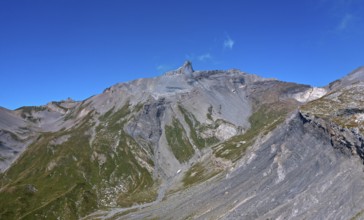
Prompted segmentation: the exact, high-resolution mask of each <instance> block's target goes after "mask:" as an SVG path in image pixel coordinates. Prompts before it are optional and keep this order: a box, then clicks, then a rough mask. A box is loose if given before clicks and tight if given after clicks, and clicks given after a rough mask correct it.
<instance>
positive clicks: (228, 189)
mask: <svg viewBox="0 0 364 220" xmlns="http://www.w3.org/2000/svg"><path fill="white" fill-rule="evenodd" d="M363 85H364V81H363V78H362V69H358V70H357V71H355V72H354V73H352V74H350V75H349V76H348V77H344V78H343V79H340V80H338V81H336V82H334V83H332V84H330V86H327V87H324V88H313V87H310V86H307V85H300V84H296V83H288V82H282V81H279V80H275V79H265V78H262V77H259V76H256V75H252V74H247V73H244V72H241V71H239V70H235V69H234V70H228V71H224V70H213V71H194V70H193V68H192V64H191V62H189V61H186V62H185V63H184V65H183V66H182V67H180V68H178V69H177V70H174V71H170V72H167V73H166V74H164V75H161V76H158V77H155V78H150V79H138V80H134V81H131V82H127V83H119V84H116V85H113V86H111V87H110V88H108V89H106V90H105V91H104V92H103V93H101V94H98V95H96V96H92V97H90V98H88V99H86V100H83V101H81V102H75V101H72V100H67V101H60V102H51V103H48V104H47V105H44V106H32V107H22V108H19V109H17V110H15V111H10V110H7V109H2V108H0V169H1V174H0V187H1V188H0V219H111V218H112V219H190V218H191V219H351V218H354V219H355V218H362V217H363V213H364V206H363V205H362V204H364V190H363V189H364V173H363V172H362V170H363V167H362V166H363V159H364V149H363V146H364V141H363V140H364V116H363V115H364V108H363V106H364V99H363V98H362V97H364V90H363V88H364V86H363Z"/></svg>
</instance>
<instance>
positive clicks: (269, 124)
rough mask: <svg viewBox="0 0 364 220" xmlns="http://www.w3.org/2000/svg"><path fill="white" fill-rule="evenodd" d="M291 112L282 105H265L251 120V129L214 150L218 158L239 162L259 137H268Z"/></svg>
mask: <svg viewBox="0 0 364 220" xmlns="http://www.w3.org/2000/svg"><path fill="white" fill-rule="evenodd" d="M289 110H290V108H289V107H287V106H285V105H284V104H282V103H277V104H275V105H273V104H272V105H263V106H261V107H260V108H259V109H257V110H256V111H255V112H254V113H253V114H252V116H250V118H249V122H250V124H251V127H250V129H249V130H247V131H246V132H245V133H244V134H242V135H238V136H235V137H233V138H231V139H230V140H228V141H227V142H225V143H223V144H221V145H218V146H216V147H215V148H214V153H215V155H216V156H217V157H221V158H225V159H229V160H232V161H233V162H235V161H237V160H238V159H239V158H241V156H242V155H243V154H244V153H245V151H246V149H247V147H249V146H251V145H253V144H254V142H255V140H256V139H257V137H258V136H259V135H266V134H268V133H269V132H270V131H272V130H273V129H274V128H276V127H277V126H278V125H279V124H280V123H282V122H283V121H284V119H285V117H286V114H287V113H288V111H289Z"/></svg>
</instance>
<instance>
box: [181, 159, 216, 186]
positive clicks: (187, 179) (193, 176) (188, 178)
mask: <svg viewBox="0 0 364 220" xmlns="http://www.w3.org/2000/svg"><path fill="white" fill-rule="evenodd" d="M208 166H209V168H206V165H204V164H203V163H202V162H198V163H196V164H195V165H193V166H192V167H191V168H190V169H189V170H188V171H187V172H186V173H185V175H184V177H183V179H182V182H183V186H184V187H189V186H192V185H195V184H198V183H202V182H204V181H206V180H208V179H210V178H211V177H213V176H215V175H216V174H218V173H219V171H218V170H215V169H214V168H213V166H211V165H208Z"/></svg>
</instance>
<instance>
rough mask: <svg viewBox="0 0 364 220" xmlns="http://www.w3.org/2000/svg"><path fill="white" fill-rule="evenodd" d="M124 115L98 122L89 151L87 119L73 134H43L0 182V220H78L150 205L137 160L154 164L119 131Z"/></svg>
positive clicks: (150, 189)
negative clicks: (111, 210) (111, 208)
mask: <svg viewBox="0 0 364 220" xmlns="http://www.w3.org/2000/svg"><path fill="white" fill-rule="evenodd" d="M129 113H130V112H129V106H128V105H126V106H125V107H124V108H122V109H121V110H119V111H117V112H112V111H110V112H108V113H107V117H101V118H100V121H101V123H100V125H99V126H98V127H97V130H98V133H97V135H96V137H95V140H94V142H93V145H92V146H90V141H89V140H90V134H89V133H90V132H89V131H90V128H91V127H92V126H93V125H94V123H93V122H92V120H91V114H92V113H90V114H89V115H88V116H87V117H86V118H85V119H84V120H83V122H82V123H81V124H79V125H78V126H77V127H75V128H73V129H72V130H68V131H61V132H57V133H44V134H42V135H41V137H40V138H39V139H38V140H37V141H36V142H35V143H34V144H32V145H31V146H30V147H29V148H28V149H27V150H26V151H25V152H24V154H23V155H22V156H21V157H20V158H19V160H18V161H17V162H16V163H15V164H14V165H13V166H12V167H11V168H10V169H9V170H8V171H7V172H6V173H5V174H3V175H2V176H1V177H0V184H1V185H0V186H1V191H0V219H21V218H24V219H54V218H56V217H57V216H60V217H62V218H64V219H78V218H79V217H81V216H84V215H86V214H88V213H90V212H92V211H93V210H95V209H97V208H102V207H105V206H109V205H110V204H113V203H112V201H116V203H117V205H121V206H130V205H132V204H133V203H135V202H145V201H151V200H153V199H155V196H156V195H155V190H154V181H153V179H152V176H151V174H150V173H149V172H148V171H147V169H145V168H144V167H141V165H140V164H139V163H138V161H137V159H136V157H138V158H141V159H144V161H146V162H147V163H149V165H150V166H153V162H152V161H151V160H149V159H148V156H147V154H146V152H145V151H143V149H141V148H140V147H139V146H138V144H137V143H136V142H135V141H134V140H133V139H132V138H131V137H130V136H128V135H127V134H125V132H124V131H123V129H122V128H123V125H124V123H125V122H126V118H127V116H128V115H129ZM65 135H67V136H69V138H68V140H67V141H65V142H64V143H62V144H60V145H54V144H52V140H54V139H56V138H58V137H61V136H65ZM121 185H122V186H123V187H120V186H121ZM108 204H109V205H108Z"/></svg>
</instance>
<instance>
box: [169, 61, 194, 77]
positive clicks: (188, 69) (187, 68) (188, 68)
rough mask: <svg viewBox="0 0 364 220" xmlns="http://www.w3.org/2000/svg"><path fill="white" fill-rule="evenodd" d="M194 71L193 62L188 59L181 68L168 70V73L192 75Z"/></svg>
mask: <svg viewBox="0 0 364 220" xmlns="http://www.w3.org/2000/svg"><path fill="white" fill-rule="evenodd" d="M193 72H194V70H193V67H192V63H191V61H189V60H186V61H185V62H184V64H183V66H181V67H180V68H178V69H177V70H173V71H170V72H167V73H166V75H179V74H181V75H186V76H192V73H193Z"/></svg>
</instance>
